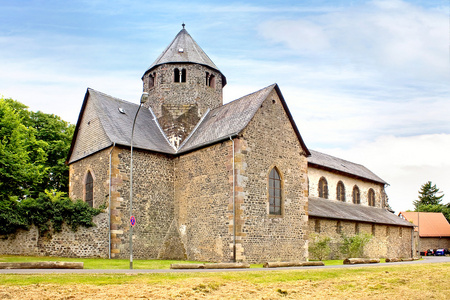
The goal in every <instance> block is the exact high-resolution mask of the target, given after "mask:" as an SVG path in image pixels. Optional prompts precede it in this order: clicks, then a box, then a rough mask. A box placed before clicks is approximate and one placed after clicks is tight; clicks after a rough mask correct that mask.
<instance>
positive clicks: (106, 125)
mask: <svg viewBox="0 0 450 300" xmlns="http://www.w3.org/2000/svg"><path fill="white" fill-rule="evenodd" d="M87 101H92V104H93V107H94V109H95V114H96V115H97V116H98V117H99V120H100V123H101V124H102V126H103V129H104V130H105V133H106V135H107V136H108V138H109V140H110V142H111V145H112V144H113V143H116V144H118V145H124V146H130V145H131V144H130V141H131V130H132V126H133V120H134V116H135V115H136V111H137V109H138V108H139V105H137V104H134V103H131V102H127V101H124V100H121V99H118V98H114V97H112V96H109V95H106V94H104V93H101V92H98V91H96V90H94V89H91V88H88V89H87V91H86V96H85V99H84V102H83V106H82V108H81V112H80V116H79V118H78V122H77V126H76V128H75V132H74V137H73V139H72V145H71V149H70V151H69V156H68V157H69V163H72V162H73V161H75V160H78V159H80V158H82V157H71V154H72V151H73V147H74V145H75V141H76V136H77V135H78V129H79V126H80V122H81V117H82V115H83V113H84V110H85V107H86V104H87ZM119 108H120V109H122V110H123V111H124V113H121V112H120V111H119ZM133 147H135V148H140V149H145V150H150V151H156V152H162V153H167V154H174V153H175V149H173V148H172V146H171V144H170V143H169V142H168V141H167V138H166V137H165V135H164V134H163V133H162V131H161V130H160V127H159V125H158V122H157V121H156V119H155V118H154V117H153V115H152V112H151V111H150V110H149V109H147V108H145V107H142V108H141V110H140V111H139V114H138V117H137V119H136V124H135V129H134V138H133Z"/></svg>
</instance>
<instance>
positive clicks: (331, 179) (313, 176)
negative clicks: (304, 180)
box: [308, 166, 384, 208]
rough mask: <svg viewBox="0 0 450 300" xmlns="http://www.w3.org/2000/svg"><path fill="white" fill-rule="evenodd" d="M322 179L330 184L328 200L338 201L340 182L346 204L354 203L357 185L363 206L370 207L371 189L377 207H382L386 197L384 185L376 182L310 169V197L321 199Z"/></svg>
mask: <svg viewBox="0 0 450 300" xmlns="http://www.w3.org/2000/svg"><path fill="white" fill-rule="evenodd" d="M321 177H325V179H326V180H327V183H328V199H331V200H336V199H337V196H336V189H337V184H338V182H339V181H342V183H343V184H344V186H345V202H350V203H352V202H353V198H352V193H353V187H354V186H355V185H356V186H358V188H359V191H360V198H361V205H369V203H368V193H369V189H370V188H372V189H373V190H374V192H375V207H379V208H381V207H382V203H383V197H384V186H383V184H377V183H374V182H369V181H364V180H360V179H356V178H352V177H349V176H343V175H340V174H335V173H332V172H329V171H325V170H322V169H318V168H314V167H311V166H309V167H308V178H309V195H310V196H313V197H319V180H320V178H321Z"/></svg>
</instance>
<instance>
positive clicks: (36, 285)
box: [0, 257, 450, 299]
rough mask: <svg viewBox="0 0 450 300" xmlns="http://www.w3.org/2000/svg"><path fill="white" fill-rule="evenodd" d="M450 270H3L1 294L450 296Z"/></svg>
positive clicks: (43, 296)
mask: <svg viewBox="0 0 450 300" xmlns="http://www.w3.org/2000/svg"><path fill="white" fill-rule="evenodd" d="M2 259H4V257H2ZM449 270H450V263H444V264H436V263H435V264H419V265H407V264H405V265H389V264H382V265H379V266H378V267H370V268H367V267H366V268H364V267H355V268H343V269H337V268H336V269H310V270H306V269H305V270H283V271H281V270H278V271H277V270H270V271H258V272H252V271H249V272H218V273H194V272H192V273H161V274H160V273H140V274H27V275H24V274H22V275H17V274H0V299H281V298H283V299H304V298H306V299H312V298H314V299H432V298H435V299H450V272H449Z"/></svg>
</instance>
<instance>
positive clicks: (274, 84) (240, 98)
mask: <svg viewBox="0 0 450 300" xmlns="http://www.w3.org/2000/svg"><path fill="white" fill-rule="evenodd" d="M276 85H277V84H276V83H272V84H271V85H268V86H266V87H263V88H262V89H259V90H257V91H256V92H253V93H249V94H247V95H245V96H242V97H239V98H237V99H234V100H231V101H230V102H228V103H225V104H224V105H222V106H219V107H216V108H214V109H212V110H211V111H215V110H216V109H220V108H222V107H225V106H227V105H229V104H232V103H236V102H237V101H239V100H242V99H243V98H246V97H248V96H251V95H254V94H257V93H260V92H261V91H263V90H265V89H268V88H270V87H272V88H274V87H275V86H276Z"/></svg>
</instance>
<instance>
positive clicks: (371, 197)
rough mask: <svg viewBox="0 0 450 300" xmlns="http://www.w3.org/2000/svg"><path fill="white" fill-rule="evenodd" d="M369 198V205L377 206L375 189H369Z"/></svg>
mask: <svg viewBox="0 0 450 300" xmlns="http://www.w3.org/2000/svg"><path fill="white" fill-rule="evenodd" d="M367 199H368V202H369V206H375V191H374V190H373V189H369V192H368V193H367Z"/></svg>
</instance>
